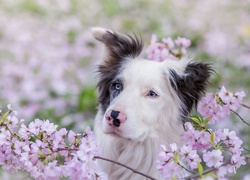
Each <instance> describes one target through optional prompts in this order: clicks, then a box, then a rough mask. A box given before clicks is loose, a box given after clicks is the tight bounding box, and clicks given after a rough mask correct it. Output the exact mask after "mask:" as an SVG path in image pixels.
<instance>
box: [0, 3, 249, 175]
mask: <svg viewBox="0 0 250 180" xmlns="http://www.w3.org/2000/svg"><path fill="white" fill-rule="evenodd" d="M94 26H102V27H107V28H111V29H114V30H116V31H120V32H123V33H128V34H132V33H140V34H141V36H142V37H143V39H144V40H145V47H147V45H148V44H149V42H150V39H151V36H152V34H156V35H157V36H158V37H172V38H175V37H177V36H182V37H186V38H188V39H190V40H191V42H192V46H191V47H190V48H189V49H188V54H189V55H190V56H192V57H194V59H197V60H201V61H205V62H209V63H212V64H213V66H214V68H215V71H216V72H217V74H216V75H215V76H214V77H213V79H212V83H211V86H210V87H209V90H210V91H213V92H214V91H216V90H217V87H220V86H222V85H225V86H226V87H227V88H228V89H229V90H231V91H233V92H234V91H238V90H244V91H245V92H246V94H247V97H246V99H245V101H244V103H245V104H247V105H250V101H249V99H250V98H249V97H250V1H249V0H240V1H228V0H220V1H217V0H204V1H196V0H188V1H187V0H178V1H177V0H133V1H126V0H99V1H98V0H91V1H87V0H0V105H1V106H0V109H3V110H4V109H5V108H6V105H7V104H9V103H10V104H12V107H13V108H14V109H15V110H17V111H18V112H19V115H18V117H20V118H24V119H26V120H27V121H31V120H33V119H34V118H40V119H49V120H51V121H53V122H55V123H57V124H58V125H60V127H67V128H68V129H74V130H75V131H77V132H82V131H83V130H84V128H85V127H86V126H87V125H92V124H93V119H94V115H95V113H96V106H97V102H96V97H97V92H96V89H95V85H96V82H97V78H96V72H95V71H96V65H97V64H98V62H99V61H100V60H101V57H102V54H103V48H102V46H101V44H99V43H98V42H96V41H95V40H94V39H93V38H92V36H91V33H90V28H91V27H94ZM142 56H144V57H146V55H145V53H143V55H142ZM249 113H250V110H249V109H247V108H244V107H242V108H241V109H240V110H239V114H240V115H241V116H242V117H243V118H244V119H245V120H246V121H247V122H250V118H249ZM218 126H220V127H228V128H229V129H231V130H232V129H235V130H236V131H237V133H239V135H240V137H241V138H242V139H243V140H244V142H245V144H246V145H245V147H247V148H249V147H250V128H249V127H246V126H245V125H244V124H243V123H242V122H241V121H240V120H239V119H238V118H237V117H235V116H231V117H230V118H227V119H225V120H223V121H221V123H220V124H219V125H218ZM247 174H250V166H249V165H248V166H246V167H245V168H242V169H241V171H239V172H238V173H237V175H236V176H234V177H231V178H232V179H243V178H245V179H247V178H248V179H250V175H247ZM1 176H2V178H4V179H6V178H13V177H12V176H10V175H8V174H6V173H5V172H1ZM24 176H25V178H27V176H26V175H24ZM15 178H16V177H15ZM19 178H21V179H22V178H23V176H20V177H19Z"/></svg>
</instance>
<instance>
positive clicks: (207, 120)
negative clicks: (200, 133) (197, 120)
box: [203, 117, 211, 124]
mask: <svg viewBox="0 0 250 180" xmlns="http://www.w3.org/2000/svg"><path fill="white" fill-rule="evenodd" d="M210 119H211V117H208V118H206V119H205V120H204V121H203V122H204V123H205V124H207V123H208V122H209V121H210Z"/></svg>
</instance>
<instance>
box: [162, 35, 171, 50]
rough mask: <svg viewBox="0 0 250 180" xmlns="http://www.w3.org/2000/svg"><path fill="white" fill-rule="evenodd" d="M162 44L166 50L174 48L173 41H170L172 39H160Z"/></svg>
mask: <svg viewBox="0 0 250 180" xmlns="http://www.w3.org/2000/svg"><path fill="white" fill-rule="evenodd" d="M162 42H163V44H164V45H165V46H166V49H172V48H174V42H173V40H172V38H170V37H169V38H167V39H166V38H163V39H162Z"/></svg>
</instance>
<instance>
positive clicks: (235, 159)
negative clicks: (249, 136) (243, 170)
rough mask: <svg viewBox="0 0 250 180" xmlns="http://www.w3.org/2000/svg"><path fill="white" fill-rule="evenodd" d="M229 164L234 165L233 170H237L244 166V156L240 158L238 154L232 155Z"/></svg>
mask: <svg viewBox="0 0 250 180" xmlns="http://www.w3.org/2000/svg"><path fill="white" fill-rule="evenodd" d="M231 164H233V165H234V167H235V169H238V168H239V167H240V166H241V165H245V164H246V161H245V156H240V155H239V154H234V155H233V156H232V158H231Z"/></svg>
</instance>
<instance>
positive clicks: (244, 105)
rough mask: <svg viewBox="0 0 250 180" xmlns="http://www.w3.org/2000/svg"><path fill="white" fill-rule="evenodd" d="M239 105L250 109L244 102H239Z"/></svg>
mask: <svg viewBox="0 0 250 180" xmlns="http://www.w3.org/2000/svg"><path fill="white" fill-rule="evenodd" d="M241 105H242V106H243V107H245V108H247V109H250V106H248V105H246V104H243V103H241Z"/></svg>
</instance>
